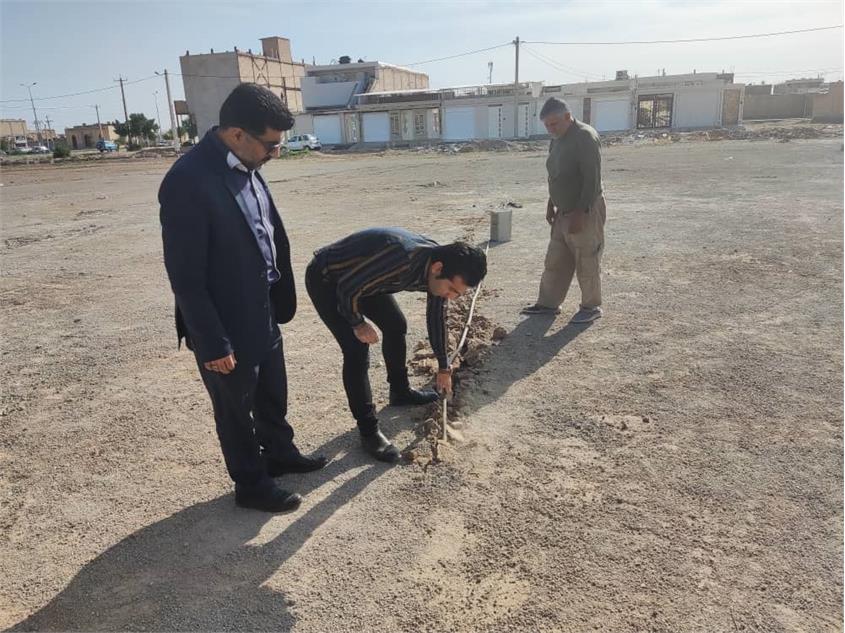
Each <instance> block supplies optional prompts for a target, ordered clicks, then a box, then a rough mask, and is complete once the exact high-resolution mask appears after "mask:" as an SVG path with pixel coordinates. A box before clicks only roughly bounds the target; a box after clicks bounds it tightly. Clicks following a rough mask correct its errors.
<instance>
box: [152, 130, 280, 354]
mask: <svg viewBox="0 0 845 633" xmlns="http://www.w3.org/2000/svg"><path fill="white" fill-rule="evenodd" d="M212 134H214V131H213V130H212V131H210V132H208V133H207V134H206V135H205V138H203V139H202V141H200V142H199V144H197V145H196V147H194V149H192V150H191V151H190V152H188V153H187V154H186V155H185V156H182V157H181V158H180V159H179V160H177V161H176V163H174V165H173V167H171V168H170V171H168V172H167V175H166V176H165V177H164V181H163V182H162V183H161V188H160V189H159V192H158V200H159V203H160V205H161V215H160V217H161V228H162V239H163V242H164V265H165V267H166V268H167V274H168V276H169V277H170V285H171V287H172V288H173V294H174V295H176V333H177V336H178V340H179V342H180V344H181V341H182V338H185V342H186V344H187V345H188V347H189V348H190V349H192V350H194V352H195V353H196V355H197V357H198V358H199V360H200V361H201V362H207V361H210V360H215V359H218V358H223V357H224V356H227V355H228V354H231V353H234V354H235V358H236V359H237V361H238V362H247V363H250V364H253V363H257V362H259V361H260V360H261V359H262V358H263V356H264V355H265V354H266V352H267V350H268V349H269V347H270V346H271V345H272V344H274V343H275V342H276V340H278V337H279V328H278V325H277V323H287V322H288V321H290V320H291V319H292V318H293V315H294V313H295V312H296V286H295V284H294V278H293V271H292V270H291V263H290V243H289V242H288V238H287V234H286V233H285V227H284V225H283V224H282V220H281V218H280V217H279V212H278V210H277V209H276V205H275V204H274V203H273V199H272V197H271V196H270V191H269V190H268V189H267V184H266V183H265V182H264V180H263V179H262V178H261V176H260V175H259V176H258V178H259V180H260V181H261V184H262V186H263V187H264V189H265V191H266V192H267V198H268V199H269V200H270V206H271V213H270V214H271V219H272V222H273V227H274V236H273V237H274V242H275V245H276V268H277V269H278V271H279V273H280V275H281V278H280V279H279V281H278V282H276V283H274V284H273V285H272V286H270V284H269V282H268V281H267V267H266V264H265V262H264V259H263V258H262V256H261V251H260V250H259V248H258V243H257V242H256V239H255V237H254V235H253V233H252V231H251V230H250V227H249V224H248V222H247V219H246V217H245V215H244V213H243V212H242V211H241V208H240V206H239V205H238V203H237V201H236V200H235V194H236V192H237V183H236V181H235V180H234V179H233V176H234V174H233V173H232V170H231V168H230V167H229V166H228V164H227V163H226V156H227V154H228V150H226V149H225V146H223V145H221V143H220V142H219V141H218V139H216V138H212V137H211V135H212Z"/></svg>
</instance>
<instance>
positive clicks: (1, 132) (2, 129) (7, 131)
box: [0, 119, 27, 138]
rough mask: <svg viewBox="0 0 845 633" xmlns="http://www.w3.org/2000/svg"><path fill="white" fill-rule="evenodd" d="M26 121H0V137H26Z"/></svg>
mask: <svg viewBox="0 0 845 633" xmlns="http://www.w3.org/2000/svg"><path fill="white" fill-rule="evenodd" d="M26 133H27V128H26V121H24V120H23V119H0V136H2V137H3V138H6V137H9V136H26Z"/></svg>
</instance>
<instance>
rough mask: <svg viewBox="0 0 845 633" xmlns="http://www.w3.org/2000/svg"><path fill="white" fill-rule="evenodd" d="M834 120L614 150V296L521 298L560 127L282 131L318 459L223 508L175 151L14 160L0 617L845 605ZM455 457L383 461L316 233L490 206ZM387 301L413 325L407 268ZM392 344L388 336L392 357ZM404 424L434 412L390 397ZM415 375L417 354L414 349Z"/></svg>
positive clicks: (635, 624)
mask: <svg viewBox="0 0 845 633" xmlns="http://www.w3.org/2000/svg"><path fill="white" fill-rule="evenodd" d="M841 150H842V143H841V141H840V140H816V141H793V142H789V143H777V142H772V141H759V142H750V141H724V142H711V143H688V144H674V145H667V146H614V147H611V148H608V149H607V150H606V151H605V154H604V174H605V185H606V195H607V200H608V217H609V220H608V226H607V251H606V258H605V293H606V305H605V307H606V316H605V318H603V319H601V320H600V321H598V322H597V323H596V324H594V325H592V326H591V327H587V328H583V327H581V328H576V327H573V326H568V325H567V318H568V316H569V315H570V314H571V313H572V312H574V311H575V309H576V306H577V301H578V293H577V289H576V290H575V291H574V292H573V293H572V294H571V295H570V297H569V298H567V302H566V304H565V306H564V314H563V315H561V316H560V317H557V318H556V319H552V318H532V319H529V320H525V319H523V318H520V317H519V315H518V309H519V307H521V306H522V305H524V304H526V303H529V302H531V301H532V300H533V299H534V298H535V293H536V288H537V281H538V278H539V273H540V271H541V267H542V260H543V254H544V252H545V247H546V240H547V236H548V229H547V227H546V226H545V224H544V219H543V211H544V200H545V191H544V164H543V162H544V155H543V153H542V152H514V153H505V152H502V153H495V152H486V153H468V154H457V155H442V154H437V153H413V152H388V153H386V154H382V155H362V156H331V157H322V158H321V157H309V158H307V159H303V160H280V161H275V162H274V163H273V164H271V165H268V166H267V168H266V171H265V175H266V177H267V178H268V180H269V181H270V183H271V184H270V186H271V188H272V190H273V193H274V195H275V197H276V200H277V202H278V203H279V205H280V206H281V207H283V209H284V211H283V213H284V218H285V221H286V224H287V227H288V231H289V233H290V235H291V238H292V241H293V248H294V258H295V261H294V268H295V271H296V273H297V275H298V279H299V291H300V310H299V312H298V315H297V317H296V319H295V320H294V321H293V322H292V323H291V324H290V325H289V326H288V327H286V329H285V346H286V353H287V363H288V370H289V374H290V391H291V421H292V423H293V424H294V426H295V428H296V429H297V433H298V436H297V438H298V443H299V445H300V446H301V447H302V448H303V449H304V450H308V451H310V450H316V451H319V452H322V453H325V454H327V455H329V456H331V457H332V458H333V461H332V462H331V464H330V465H329V466H328V467H327V468H326V469H325V470H323V471H321V472H319V473H315V474H311V475H307V476H289V477H286V478H284V479H283V481H284V483H285V484H287V485H288V486H290V487H292V488H294V489H296V490H299V491H301V492H302V493H304V494H305V495H306V498H305V502H304V504H303V506H302V508H301V509H300V510H299V511H298V512H296V513H294V514H290V515H281V516H268V515H264V514H261V513H257V512H251V511H242V510H238V509H236V508H235V507H234V502H233V498H232V495H231V487H230V483H229V481H228V480H227V477H226V473H225V470H224V467H223V463H222V458H221V456H220V451H219V448H218V445H217V440H216V436H215V434H214V429H213V423H212V420H211V412H210V406H209V402H208V399H207V396H206V394H205V392H204V390H203V388H202V385H201V383H200V381H199V379H198V376H197V374H196V369H195V366H194V363H193V359H192V357H191V355H190V354H189V353H188V352H186V351H184V350H183V351H181V352H179V351H177V350H176V345H175V334H174V332H173V327H172V313H171V307H172V297H171V294H170V291H169V287H168V284H167V280H166V277H165V274H164V270H163V266H162V264H161V246H160V236H159V226H158V208H157V204H156V191H157V188H158V184H159V182H160V180H161V178H162V176H163V174H164V172H165V171H166V170H167V168H168V166H169V164H170V162H169V161H168V160H164V159H147V160H138V159H135V160H115V161H102V162H96V163H92V164H82V165H78V166H62V167H51V166H43V167H41V166H32V167H29V168H4V169H3V170H2V175H0V181H2V185H3V186H2V189H0V195H1V196H2V240H3V243H2V244H0V267H2V277H0V296H2V299H3V300H2V303H1V304H0V315H2V322H0V325H2V333H3V335H2V343H1V345H2V348H0V353H2V359H3V364H4V371H3V374H4V378H3V380H2V388H1V389H2V393H0V398H1V399H0V416H2V417H0V481H2V486H0V508H2V512H0V548H2V549H0V551H2V557H0V575H2V578H3V579H4V580H3V583H2V587H0V626H2V627H3V628H7V627H10V628H13V629H15V630H64V629H81V630H285V631H297V632H315V633H317V632H320V633H322V632H334V631H384V632H388V631H497V632H501V631H532V632H533V631H584V630H593V629H595V630H605V631H841V630H842V616H843V613H842V564H843V558H842V556H843V553H842V552H843V548H842V540H843V531H842V524H843V512H842V483H843V482H842V423H843V418H842V369H843V368H842V314H843V305H842V296H843V295H842V292H843V287H842V256H843V250H842V246H843V239H842V235H843V204H842V191H843V160H842V158H843V154H842V151H841ZM509 201H512V202H515V203H517V204H519V205H522V207H521V208H514V209H513V211H514V239H513V241H512V242H510V243H507V244H503V245H498V246H495V247H493V248H491V250H490V268H491V272H490V275H489V277H488V283H487V292H485V294H484V296H483V297H482V299H481V302H480V306H479V309H480V313H481V315H482V316H484V317H485V318H487V319H489V321H490V324H491V325H500V326H503V327H504V328H506V329H507V330H508V332H509V334H508V336H507V337H506V338H505V339H504V340H502V341H501V342H500V343H498V344H492V343H491V344H490V347H489V349H488V350H487V353H486V355H485V356H484V359H483V361H480V360H478V359H475V360H474V362H473V364H472V365H470V366H469V367H468V368H466V369H465V370H464V374H463V377H462V392H461V401H460V403H459V406H458V407H457V410H456V414H457V415H459V416H460V417H459V418H458V419H457V420H456V426H457V427H459V429H460V432H461V434H462V435H463V437H464V441H463V442H460V443H452V444H450V445H448V446H446V447H442V448H441V450H440V451H439V453H440V455H439V456H440V458H441V460H442V461H441V462H440V463H438V464H428V463H427V462H426V460H423V459H419V460H415V461H414V462H413V463H409V464H403V465H399V466H396V467H393V468H390V467H386V466H385V465H380V464H373V463H370V462H369V461H368V460H366V459H364V458H363V456H362V454H361V453H360V451H359V449H358V445H357V438H356V435H355V431H354V429H353V423H352V420H351V418H350V416H349V415H348V413H347V411H346V408H345V400H344V397H343V392H342V387H341V380H340V364H339V358H340V354H339V350H338V349H337V348H336V344H335V342H334V340H333V339H332V338H331V336H330V335H329V333H328V331H327V330H325V329H324V327H323V325H322V323H320V322H319V320H318V318H317V316H316V314H315V312H314V310H313V309H312V308H311V306H310V304H309V301H308V298H307V295H306V294H305V292H304V284H303V283H302V275H303V273H304V269H305V266H306V264H307V262H308V259H309V255H310V253H311V251H312V250H313V249H314V248H316V247H318V246H320V245H323V244H325V243H327V242H328V241H331V240H334V239H336V238H339V237H341V236H343V235H345V234H347V233H349V232H351V231H353V230H356V229H359V228H362V227H366V226H372V225H379V224H382V225H383V224H392V225H401V226H405V227H408V228H410V229H414V230H419V231H422V232H425V233H427V234H429V235H430V236H432V237H434V238H435V239H439V240H444V241H445V240H451V239H454V238H456V237H460V236H463V235H467V234H474V235H475V238H476V239H477V240H479V241H481V240H483V239H484V238H485V235H486V230H487V229H486V226H487V214H488V212H489V211H491V210H494V209H497V208H501V207H502V206H503V205H505V204H506V203H507V202H509ZM400 301H401V304H402V305H403V307H404V308H405V309H406V313H407V315H408V318H409V322H410V328H411V330H410V334H409V337H410V343H411V345H413V344H414V343H415V342H416V341H420V340H424V338H425V328H424V314H423V313H424V302H423V300H422V296H421V295H414V294H404V295H401V296H400ZM378 356H379V354H378V350H377V349H376V350H374V361H376V360H377V359H378ZM373 364H374V367H373V369H372V375H373V383H374V386H375V388H376V391H377V397H378V399H379V402H381V403H383V404H384V405H385V408H384V409H383V410H382V412H381V417H382V420H383V426H384V428H385V429H386V431H387V432H388V434H389V435H391V436H392V437H393V438H394V439H395V441H396V442H397V443H398V444H399V445H400V446H401V447H403V448H407V447H417V448H418V449H419V450H424V449H425V444H426V442H425V439H424V435H425V428H424V427H425V424H424V420H425V416H426V412H424V411H414V410H411V409H398V408H390V407H386V400H387V398H386V384H385V382H384V368H383V366H382V365H381V363H380V362H374V363H373ZM416 380H418V381H420V382H423V381H424V380H425V377H424V376H419V377H417V378H416Z"/></svg>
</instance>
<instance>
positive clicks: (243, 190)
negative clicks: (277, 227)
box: [211, 128, 280, 284]
mask: <svg viewBox="0 0 845 633" xmlns="http://www.w3.org/2000/svg"><path fill="white" fill-rule="evenodd" d="M211 138H212V139H213V141H214V142H215V144H217V145H218V149H219V150H220V151H221V152H223V153H224V154H225V155H226V164H227V165H228V166H229V169H231V170H232V172H233V173H234V174H235V180H236V182H237V191H238V193H237V195H236V196H235V199H236V200H237V202H238V206H239V207H240V208H241V211H242V212H243V213H244V215H245V216H246V217H247V219H248V223H249V228H250V230H251V231H252V234H253V235H254V236H255V241H256V242H257V243H258V249H259V250H260V251H261V256H262V257H263V258H264V261H265V263H266V264H267V281H268V282H270V283H271V284H274V283H276V282H277V281H279V278H280V275H279V271H278V270H277V269H276V247H275V245H274V243H273V223H272V222H271V221H270V216H269V210H270V203H269V199H270V193H269V192H268V191H266V190H265V189H264V185H263V184H262V183H261V182H260V181H259V180H258V178H256V176H255V170H254V169H248V168H247V167H246V166H245V165H244V164H243V163H242V162H241V160H240V159H239V158H238V157H237V156H235V154H234V152H232V151H231V150H230V149H229V148H228V147H226V144H225V143H224V142H223V141H221V140H220V138H219V137H218V136H217V133H216V128H215V130H212V134H211Z"/></svg>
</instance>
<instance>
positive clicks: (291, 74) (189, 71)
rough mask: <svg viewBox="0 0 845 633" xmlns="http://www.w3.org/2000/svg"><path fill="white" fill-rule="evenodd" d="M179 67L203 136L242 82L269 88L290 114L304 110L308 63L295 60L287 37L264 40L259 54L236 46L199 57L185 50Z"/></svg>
mask: <svg viewBox="0 0 845 633" xmlns="http://www.w3.org/2000/svg"><path fill="white" fill-rule="evenodd" d="M179 64H180V67H181V69H182V85H183V87H184V89H185V101H186V102H187V108H188V111H189V112H190V114H191V115H192V116H193V117H194V120H195V121H196V123H197V131H198V133H199V135H200V136H202V135H203V134H205V133H206V132H207V131H208V130H209V129H211V128H212V127H214V126H215V125H217V123H218V121H219V115H220V106H221V105H223V101H224V100H225V99H226V97H227V96H229V93H231V92H232V90H234V89H235V87H236V86H238V85H239V84H241V83H245V82H250V83H256V84H260V85H262V86H266V87H267V88H269V89H270V90H272V91H273V92H274V93H276V94H277V95H279V97H281V99H282V101H284V102H285V103H286V104H287V106H288V108H289V109H290V111H291V112H300V111H302V109H303V108H302V89H301V85H300V82H301V80H302V77H304V76H305V63H304V62H296V61H294V60H293V58H292V57H291V47H290V40H289V39H287V38H284V37H264V38H262V39H261V53H260V54H257V53H253V52H252V49H247V50H246V51H242V50H240V49H238V48H237V47H235V49H234V50H232V51H222V52H217V53H215V52H214V49H211V52H210V53H200V54H196V53H191V52H190V51H186V52H185V54H184V55H183V56H182V57H180V58H179Z"/></svg>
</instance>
